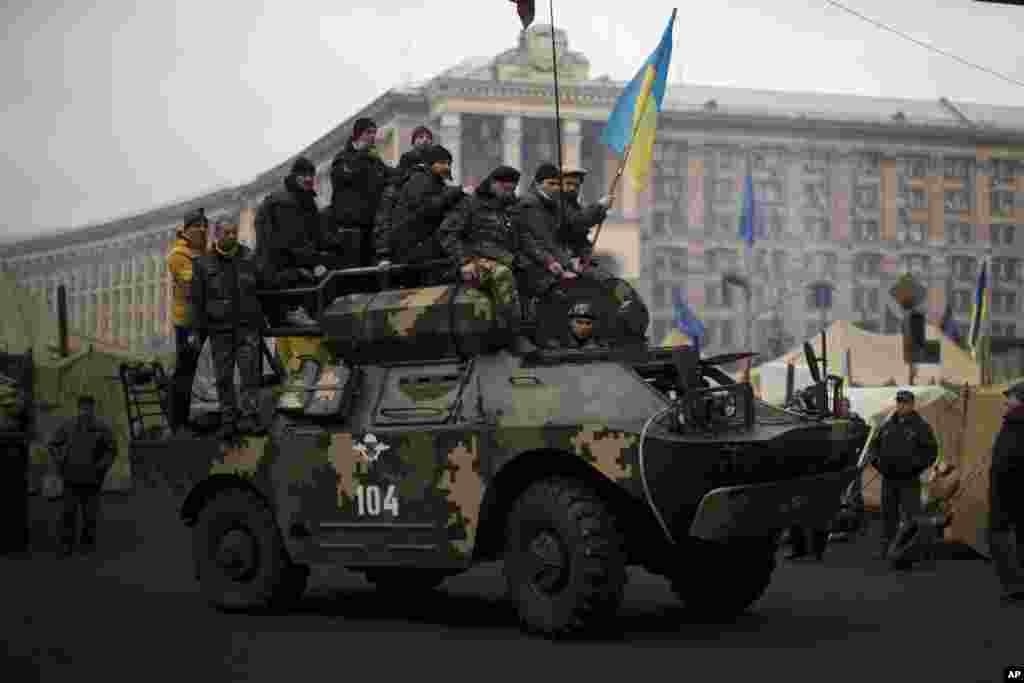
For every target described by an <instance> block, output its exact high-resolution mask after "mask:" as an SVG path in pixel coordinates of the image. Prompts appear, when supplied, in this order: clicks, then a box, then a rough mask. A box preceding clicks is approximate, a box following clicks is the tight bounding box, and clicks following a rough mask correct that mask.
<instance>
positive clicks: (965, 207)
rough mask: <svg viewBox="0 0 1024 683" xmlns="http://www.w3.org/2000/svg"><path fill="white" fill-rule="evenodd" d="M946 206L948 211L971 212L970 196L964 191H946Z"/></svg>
mask: <svg viewBox="0 0 1024 683" xmlns="http://www.w3.org/2000/svg"><path fill="white" fill-rule="evenodd" d="M944 206H945V209H946V211H954V212H958V213H959V212H961V211H970V210H971V201H970V195H969V194H968V193H967V192H965V191H964V190H946V195H945V201H944Z"/></svg>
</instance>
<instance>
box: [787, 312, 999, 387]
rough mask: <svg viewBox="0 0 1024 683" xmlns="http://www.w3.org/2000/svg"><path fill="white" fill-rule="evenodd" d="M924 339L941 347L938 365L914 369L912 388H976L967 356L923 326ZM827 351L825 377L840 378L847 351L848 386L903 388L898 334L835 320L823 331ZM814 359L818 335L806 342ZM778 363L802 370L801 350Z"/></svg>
mask: <svg viewBox="0 0 1024 683" xmlns="http://www.w3.org/2000/svg"><path fill="white" fill-rule="evenodd" d="M925 336H926V338H927V339H938V340H939V341H940V344H941V347H942V361H941V363H939V364H937V365H918V366H917V378H916V381H915V384H920V385H923V384H932V383H933V382H932V380H934V383H936V384H938V383H941V382H947V383H950V384H956V385H962V384H964V383H965V382H966V383H970V384H972V385H977V384H978V383H979V380H980V378H981V369H980V367H979V366H978V364H977V363H976V362H975V361H974V359H972V358H971V356H970V354H968V353H967V352H966V351H964V350H963V349H961V348H960V347H959V346H957V345H956V343H955V342H953V341H952V340H950V339H949V338H947V337H946V336H945V335H943V334H942V333H941V331H940V330H939V328H937V327H935V326H934V325H927V326H926V333H925ZM825 337H826V344H827V347H828V349H827V350H828V358H827V360H828V371H829V374H835V375H838V374H841V372H840V370H841V368H842V359H843V356H844V354H845V353H846V351H847V349H849V351H850V377H849V380H850V381H851V382H852V383H856V384H859V385H861V386H865V387H872V386H884V385H886V384H888V383H889V382H890V381H894V382H895V383H896V384H905V383H906V382H907V380H908V367H907V364H906V362H904V360H903V337H902V335H899V334H875V333H874V332H866V331H865V330H862V329H860V328H859V327H857V326H856V325H854V324H853V323H851V322H849V321H846V320H837V321H836V322H834V323H832V324H831V325H829V326H828V328H827V329H826V331H825ZM807 341H808V342H810V344H811V347H812V348H813V349H814V353H815V354H816V355H819V356H820V355H821V335H820V334H817V335H815V336H814V337H813V338H811V339H808V340H807ZM778 361H780V362H782V363H783V364H786V363H793V364H794V365H796V366H798V367H800V366H803V367H806V365H807V363H806V361H805V360H804V349H803V344H802V343H801V344H800V345H799V346H798V347H796V348H794V349H792V350H790V351H789V352H787V353H785V354H783V355H782V357H781V358H779V359H778Z"/></svg>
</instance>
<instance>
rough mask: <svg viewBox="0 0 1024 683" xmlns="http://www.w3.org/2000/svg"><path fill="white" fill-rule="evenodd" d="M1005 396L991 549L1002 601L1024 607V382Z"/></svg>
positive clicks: (993, 479)
mask: <svg viewBox="0 0 1024 683" xmlns="http://www.w3.org/2000/svg"><path fill="white" fill-rule="evenodd" d="M1005 395H1006V414H1005V415H1004V416H1003V426H1002V429H1000V430H999V434H997V435H996V440H995V443H994V444H993V446H992V464H991V468H990V470H989V520H988V535H989V548H990V550H991V553H992V564H993V565H995V570H996V577H997V578H998V579H999V584H1000V586H1001V588H1002V595H1001V596H1000V599H1001V601H1002V602H1003V603H1004V604H1007V605H1024V552H1022V550H1024V499H1022V494H1024V452H1022V449H1024V382H1021V383H1018V384H1015V385H1013V386H1012V387H1010V388H1009V389H1008V390H1007V391H1006V394H1005ZM1015 537H1016V543H1014V540H1015ZM1015 545H1016V549H1015V548H1014V546H1015Z"/></svg>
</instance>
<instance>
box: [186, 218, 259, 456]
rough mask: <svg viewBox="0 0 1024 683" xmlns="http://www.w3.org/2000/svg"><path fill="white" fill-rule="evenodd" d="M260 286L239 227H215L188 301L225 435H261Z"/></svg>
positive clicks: (231, 224) (197, 263) (257, 273)
mask: <svg viewBox="0 0 1024 683" xmlns="http://www.w3.org/2000/svg"><path fill="white" fill-rule="evenodd" d="M264 286H265V284H264V282H263V275H262V273H261V270H260V268H259V266H258V264H257V262H256V260H255V259H253V258H252V252H251V251H250V250H249V248H248V247H246V246H245V245H244V244H240V243H239V242H238V226H237V225H235V224H233V223H228V222H221V223H218V224H217V226H216V227H215V231H214V243H213V249H212V250H211V252H210V253H209V254H206V255H204V256H202V257H200V258H199V259H198V260H197V261H196V270H195V278H194V281H193V289H192V296H193V306H194V309H195V321H196V330H197V333H199V334H206V335H207V337H208V338H209V340H210V350H211V351H212V352H213V365H214V368H215V370H216V373H217V397H218V399H219V400H220V408H221V424H222V425H223V429H222V433H223V435H225V436H227V435H230V434H232V433H234V432H241V433H250V434H253V433H256V434H258V433H263V432H264V431H265V428H264V427H263V425H262V424H261V421H260V404H259V390H260V379H261V378H260V343H261V342H260V330H261V329H262V328H263V323H264V320H263V308H262V306H261V305H260V300H259V299H258V298H257V297H256V292H257V291H258V290H259V289H262V288H264ZM236 363H237V364H238V370H239V374H240V375H241V377H242V386H241V387H240V390H239V394H240V398H241V400H240V401H238V400H236V397H235V364H236ZM238 403H241V406H240V408H241V410H239V406H238ZM239 412H241V419H238V413H239Z"/></svg>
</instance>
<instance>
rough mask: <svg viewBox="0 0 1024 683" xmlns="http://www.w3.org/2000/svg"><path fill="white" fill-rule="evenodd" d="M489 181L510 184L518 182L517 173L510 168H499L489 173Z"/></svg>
mask: <svg viewBox="0 0 1024 683" xmlns="http://www.w3.org/2000/svg"><path fill="white" fill-rule="evenodd" d="M490 178H491V180H506V181H508V182H510V183H518V182H519V171H517V170H516V169H514V168H512V167H511V166H499V167H498V168H496V169H494V170H493V171H491V176H490Z"/></svg>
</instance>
